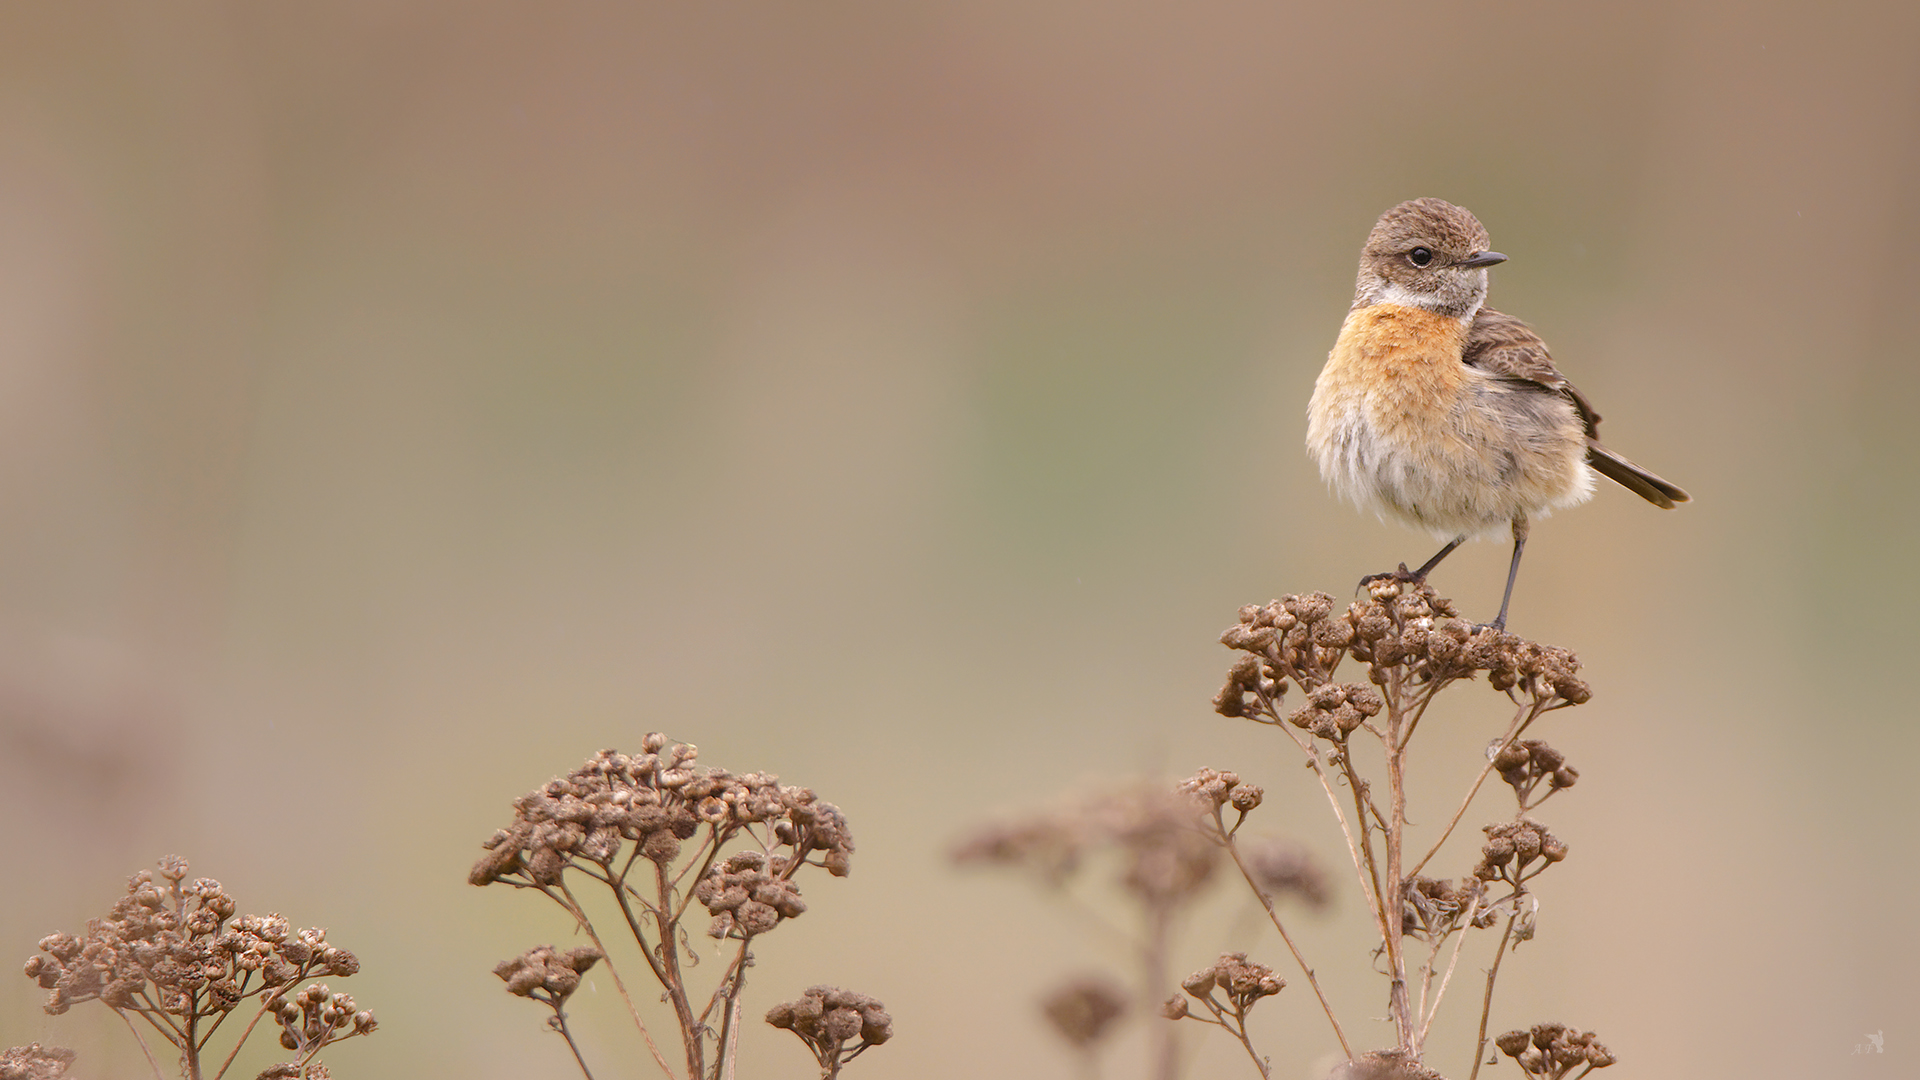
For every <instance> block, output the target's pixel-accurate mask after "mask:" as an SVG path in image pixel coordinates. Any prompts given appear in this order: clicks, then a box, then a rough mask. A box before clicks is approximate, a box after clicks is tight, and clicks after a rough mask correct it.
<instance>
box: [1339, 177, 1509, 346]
mask: <svg viewBox="0 0 1920 1080" xmlns="http://www.w3.org/2000/svg"><path fill="white" fill-rule="evenodd" d="M1489 243H1491V241H1489V240H1488V239H1487V229H1486V226H1484V225H1482V224H1480V219H1479V218H1476V217H1474V216H1473V215H1472V214H1470V213H1468V212H1467V211H1465V210H1463V209H1461V208H1460V207H1458V206H1455V205H1453V204H1452V203H1450V202H1444V201H1442V200H1440V199H1413V200H1410V201H1408V202H1403V203H1401V204H1400V205H1399V206H1396V207H1394V208H1393V209H1391V210H1389V211H1387V212H1386V213H1384V214H1382V215H1380V220H1379V221H1377V222H1375V223H1374V226H1373V232H1371V233H1369V234H1368V235H1367V246H1366V247H1365V248H1363V249H1362V250H1361V252H1360V280H1359V283H1358V284H1357V285H1356V286H1355V287H1354V292H1353V306H1354V307H1357V308H1358V307H1366V306H1368V305H1370V304H1378V303H1383V302H1384V303H1390V304H1404V305H1406V306H1408V307H1419V308H1425V309H1427V310H1428V311H1433V312H1437V313H1439V314H1442V315H1451V316H1454V317H1455V318H1461V319H1470V318H1472V317H1473V314H1474V312H1476V311H1478V310H1480V305H1481V304H1482V303H1485V302H1486V299H1487V267H1489V266H1492V265H1494V264H1496V263H1503V262H1506V261H1507V257H1506V256H1505V255H1502V254H1500V253H1499V252H1497V251H1488V250H1487V246H1488V244H1489Z"/></svg>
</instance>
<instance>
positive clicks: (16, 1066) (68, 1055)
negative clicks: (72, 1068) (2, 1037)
mask: <svg viewBox="0 0 1920 1080" xmlns="http://www.w3.org/2000/svg"><path fill="white" fill-rule="evenodd" d="M73 1058H74V1053H73V1051H71V1050H69V1049H67V1048H66V1047H64V1046H41V1045H40V1044H39V1043H29V1044H27V1045H26V1046H15V1047H10V1048H9V1049H8V1050H7V1051H6V1052H5V1053H0V1080H60V1077H62V1076H64V1075H66V1072H67V1067H68V1066H69V1065H72V1064H73Z"/></svg>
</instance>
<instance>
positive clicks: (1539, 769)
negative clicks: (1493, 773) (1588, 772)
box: [1493, 739, 1580, 810]
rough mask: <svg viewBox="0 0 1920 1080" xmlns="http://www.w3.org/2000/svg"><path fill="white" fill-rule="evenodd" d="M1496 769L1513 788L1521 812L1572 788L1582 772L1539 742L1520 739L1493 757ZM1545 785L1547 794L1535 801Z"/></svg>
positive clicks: (1499, 750) (1544, 793)
mask: <svg viewBox="0 0 1920 1080" xmlns="http://www.w3.org/2000/svg"><path fill="white" fill-rule="evenodd" d="M1493 767H1494V768H1495V769H1496V770H1498V771H1499V773H1500V778H1501V779H1502V780H1505V781H1506V782H1507V783H1508V785H1510V786H1511V787H1512V788H1513V794H1514V797H1515V798H1516V799H1518V800H1519V802H1520V809H1522V810H1531V809H1533V808H1534V807H1536V806H1539V805H1540V804H1541V803H1543V802H1545V801H1547V797H1548V796H1549V795H1552V794H1553V793H1554V792H1556V791H1559V790H1561V789H1562V788H1570V787H1572V786H1573V785H1574V782H1575V781H1577V780H1579V779H1580V773H1579V771H1578V770H1576V769H1575V768H1574V767H1573V766H1571V765H1569V764H1567V759H1566V756H1565V755H1563V754H1562V753H1560V751H1558V750H1555V749H1554V748H1553V747H1551V746H1548V745H1547V744H1546V742H1544V741H1543V740H1540V739H1521V740H1519V741H1517V742H1514V743H1510V744H1508V745H1507V746H1505V747H1503V748H1500V749H1498V750H1497V751H1496V752H1495V753H1494V755H1493ZM1543 784H1544V785H1545V787H1546V790H1545V791H1543V792H1541V793H1540V797H1539V798H1534V797H1533V794H1534V792H1535V791H1537V790H1539V789H1540V787H1541V786H1542V785H1543Z"/></svg>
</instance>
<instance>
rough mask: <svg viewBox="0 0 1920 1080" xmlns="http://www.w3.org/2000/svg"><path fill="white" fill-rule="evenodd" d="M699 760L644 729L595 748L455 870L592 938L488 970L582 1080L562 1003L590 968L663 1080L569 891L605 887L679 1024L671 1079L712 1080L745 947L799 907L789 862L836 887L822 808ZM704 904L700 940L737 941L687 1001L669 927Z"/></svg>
mask: <svg viewBox="0 0 1920 1080" xmlns="http://www.w3.org/2000/svg"><path fill="white" fill-rule="evenodd" d="M698 758H699V751H698V750H697V749H696V748H695V747H693V746H690V745H687V744H684V743H675V742H672V741H671V740H669V739H668V738H667V737H666V736H665V735H662V734H659V733H657V732H656V733H653V734H649V735H647V736H645V737H644V738H642V740H641V744H640V752H639V753H637V754H623V753H620V752H619V751H616V750H602V751H600V752H599V753H597V754H595V755H594V756H592V757H591V758H588V759H587V760H586V762H585V763H583V764H582V765H581V766H580V767H579V768H576V769H574V770H573V771H572V772H570V773H568V774H567V775H565V776H562V777H556V778H555V779H553V780H550V781H548V782H547V783H545V784H543V785H541V786H540V787H539V788H538V789H536V790H534V791H532V792H529V793H528V794H526V795H523V796H521V797H520V798H518V799H516V800H514V803H513V808H514V815H513V821H512V823H511V824H509V825H508V826H507V827H506V828H504V829H501V830H499V831H498V832H496V833H494V834H493V836H492V838H491V839H489V840H488V841H487V842H486V843H485V845H484V847H485V848H486V854H485V855H484V856H482V857H481V859H480V861H479V862H478V863H476V864H475V865H474V867H473V870H472V872H471V873H470V874H469V875H468V880H469V881H470V882H471V883H472V884H475V885H491V884H495V883H499V884H506V885H511V886H513V887H515V888H519V889H532V890H534V891H536V892H538V893H540V894H542V895H544V896H546V897H547V898H548V899H550V900H552V901H554V902H555V903H557V904H559V905H560V906H561V907H562V908H563V909H565V910H566V912H567V913H568V915H569V916H570V917H571V918H572V920H573V922H574V924H575V925H576V926H578V927H579V929H580V930H581V931H583V932H584V933H585V934H586V936H587V937H588V939H589V940H590V941H591V942H592V947H591V948H584V947H583V948H578V949H574V950H571V951H569V952H566V953H558V952H556V951H555V950H553V949H552V948H550V947H542V948H536V949H532V950H529V951H528V952H526V953H523V954H522V955H521V956H519V957H518V958H516V959H514V960H510V961H507V962H506V963H503V964H501V965H500V966H499V967H497V968H495V969H494V970H495V973H496V974H498V975H499V976H500V977H501V978H502V979H504V980H506V982H507V989H508V990H509V991H510V992H512V993H514V994H518V995H520V996H523V997H527V998H530V999H532V1000H535V1001H541V1002H544V1003H545V1004H547V1005H548V1006H549V1007H551V1008H552V1009H553V1016H552V1017H550V1018H549V1019H548V1021H547V1023H548V1026H549V1027H550V1028H552V1029H553V1030H555V1031H557V1032H559V1033H560V1034H561V1035H562V1036H563V1037H564V1038H565V1039H566V1041H567V1044H568V1047H569V1049H571V1050H572V1051H573V1054H574V1057H575V1059H576V1060H577V1061H578V1062H579V1064H580V1068H581V1072H582V1074H583V1075H592V1074H591V1071H590V1070H589V1069H588V1068H587V1063H586V1060H585V1058H584V1056H583V1048H582V1047H581V1045H580V1043H579V1042H578V1041H577V1040H576V1039H575V1038H574V1037H573V1033H572V1031H571V1029H570V1027H569V1021H568V1017H567V1015H566V1012H565V1010H564V1009H563V1008H562V1005H563V1004H564V1003H565V1001H566V1000H567V996H568V995H570V994H571V993H573V991H574V989H575V988H576V987H577V986H578V985H579V980H580V976H581V973H582V972H584V971H586V970H587V968H588V967H590V966H592V965H593V964H594V963H597V962H600V961H603V960H604V961H605V963H606V965H607V968H606V970H607V973H608V975H609V977H610V979H611V981H612V982H613V984H614V988H615V990H616V992H618V993H619V994H620V995H621V997H622V998H623V999H624V1000H625V1001H626V1002H627V1004H628V1012H629V1014H630V1015H631V1016H632V1017H633V1020H634V1023H635V1026H636V1027H637V1028H638V1030H639V1033H640V1035H641V1036H642V1038H643V1040H644V1041H645V1042H646V1044H647V1047H648V1049H649V1051H651V1052H652V1053H653V1055H654V1058H655V1062H656V1064H658V1065H659V1066H660V1067H661V1069H662V1070H664V1071H666V1072H668V1073H675V1072H676V1070H675V1068H674V1067H673V1066H670V1065H668V1064H667V1061H666V1058H665V1057H664V1055H663V1053H662V1051H661V1050H660V1049H659V1046H658V1045H657V1044H656V1043H655V1042H654V1039H653V1036H652V1035H651V1034H650V1033H649V1032H648V1030H647V1027H646V1024H645V1021H644V1020H643V1019H642V1018H641V1016H640V1014H639V1011H638V1009H637V1008H635V1006H634V997H633V994H632V993H631V991H630V990H629V987H628V984H627V983H626V982H625V981H624V980H623V978H622V975H621V967H620V962H619V961H617V960H616V959H615V958H614V957H612V956H611V955H609V953H608V951H607V948H608V941H607V939H606V938H604V937H603V936H602V934H601V931H600V929H599V928H598V927H597V926H596V925H595V917H594V913H593V912H592V911H591V910H589V905H588V904H587V902H586V901H584V900H583V899H582V895H583V894H582V893H581V892H578V891H576V890H578V889H580V887H581V886H582V884H583V883H594V884H597V885H598V886H600V887H603V888H604V889H605V890H606V893H605V894H604V896H605V899H606V900H607V901H610V902H611V905H612V910H615V911H617V912H618V925H620V926H622V927H623V928H624V932H625V933H626V934H628V935H630V936H631V937H632V939H633V942H634V945H635V947H636V950H635V951H636V952H637V953H638V956H639V958H640V960H642V961H643V962H644V963H645V965H646V970H647V971H648V973H649V974H651V975H652V977H653V979H654V981H655V982H657V983H658V984H659V986H660V991H661V993H660V998H661V1000H662V1001H664V1002H665V1003H666V1004H667V1006H668V1008H669V1009H670V1010H671V1011H672V1015H673V1019H674V1022H675V1024H676V1025H677V1026H678V1028H679V1035H680V1044H681V1049H682V1051H683V1052H684V1054H685V1060H686V1065H685V1070H684V1072H683V1073H680V1075H685V1076H687V1077H690V1078H696V1080H717V1078H718V1077H722V1076H730V1075H732V1074H733V1072H734V1063H735V1055H736V1053H737V1048H738V1041H739V1028H738V1026H737V1025H738V1022H739V1017H740V1015H741V1013H740V1010H739V1007H738V1001H739V997H740V995H741V993H742V990H743V988H744V986H745V983H746V978H747V973H748V971H749V969H750V968H751V967H752V965H753V962H754V958H753V954H752V953H751V952H750V951H749V946H750V945H753V944H754V943H755V942H757V941H758V940H759V937H760V935H763V934H765V933H766V932H767V931H769V930H772V929H773V928H774V927H776V926H778V925H780V924H781V923H783V922H785V921H787V920H789V919H792V918H794V917H796V916H798V915H800V914H801V913H802V912H804V911H806V910H807V905H806V903H805V902H804V901H802V900H801V898H800V889H799V886H798V885H796V884H795V883H794V880H793V879H794V877H795V875H796V874H798V873H800V871H801V870H802V868H803V867H808V866H813V867H820V868H823V869H825V870H826V871H827V873H829V874H831V875H832V876H834V877H845V876H846V875H847V874H848V872H849V871H850V869H851V867H852V861H853V850H854V846H853V834H852V832H851V831H850V830H849V829H848V827H847V820H846V817H845V816H844V815H842V814H841V813H840V811H839V809H838V808H837V807H835V806H834V805H833V804H831V803H828V802H823V801H821V800H820V799H819V798H818V797H817V796H815V795H814V793H813V792H812V791H811V790H809V789H807V788H804V787H797V786H794V785H790V784H782V783H781V782H780V781H779V778H778V777H775V776H772V775H771V774H768V773H763V772H753V773H733V772H729V771H727V770H725V769H718V768H710V767H706V766H702V765H700V764H699V761H698ZM569 871H571V872H572V873H569ZM702 908H704V909H705V911H706V913H707V914H708V915H709V916H711V921H710V923H709V924H708V933H709V934H711V935H712V936H713V937H716V938H721V939H723V940H730V941H732V942H735V943H737V944H736V946H735V947H734V948H732V949H730V950H729V952H730V955H729V956H728V957H727V958H726V960H725V961H724V963H723V965H722V967H721V969H720V971H719V972H718V973H717V975H716V977H715V985H714V986H712V987H711V988H710V989H707V990H698V991H696V988H695V986H694V985H693V984H692V980H690V979H689V978H688V975H689V973H690V972H691V970H692V969H693V967H694V966H695V965H697V964H699V963H700V962H701V960H702V957H701V956H700V954H699V953H697V952H696V951H695V950H694V949H693V947H692V945H691V944H690V943H689V941H688V932H687V929H686V928H685V926H684V922H683V921H684V920H685V919H686V918H687V917H688V916H689V915H690V914H692V913H694V912H696V911H699V910H700V909H702ZM603 910H604V909H603Z"/></svg>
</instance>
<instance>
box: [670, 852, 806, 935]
mask: <svg viewBox="0 0 1920 1080" xmlns="http://www.w3.org/2000/svg"><path fill="white" fill-rule="evenodd" d="M795 865H796V864H794V863H792V862H791V861H789V860H787V859H785V858H782V857H779V856H775V857H774V858H773V859H768V858H767V857H766V856H765V855H762V854H760V853H759V852H757V851H742V852H738V853H736V854H734V855H733V856H731V857H729V858H728V859H727V860H726V861H725V862H723V863H721V864H720V865H718V866H715V867H713V868H711V869H709V870H708V871H707V873H706V876H704V877H702V878H701V879H700V883H699V884H698V885H695V886H694V888H693V895H694V898H695V899H697V900H699V901H700V903H701V904H703V905H705V906H706V909H707V910H708V911H710V912H712V913H713V925H712V926H710V927H709V928H708V929H707V933H708V934H711V935H712V936H714V937H717V938H726V937H732V938H750V937H753V936H754V935H755V934H764V933H766V932H767V931H769V930H771V929H773V928H774V927H775V926H778V925H779V924H780V920H782V919H791V918H795V917H797V916H798V915H799V914H800V913H801V912H803V911H805V910H807V905H806V903H805V902H803V901H802V900H801V899H800V889H799V887H798V886H796V885H794V883H793V882H792V881H789V880H788V879H787V877H786V874H787V873H790V872H791V871H792V870H793V868H794V866H795Z"/></svg>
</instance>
